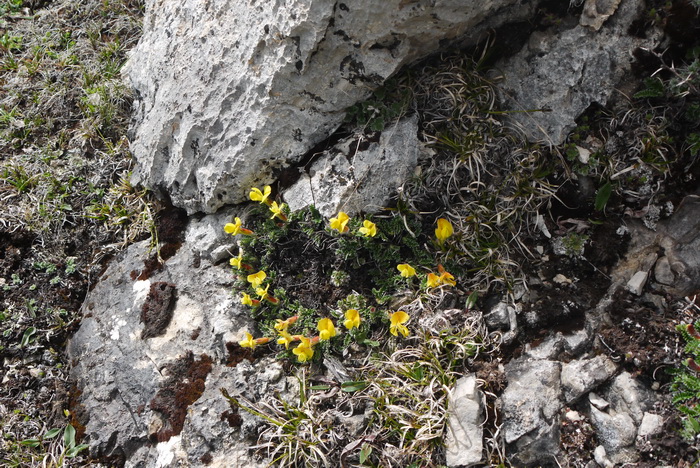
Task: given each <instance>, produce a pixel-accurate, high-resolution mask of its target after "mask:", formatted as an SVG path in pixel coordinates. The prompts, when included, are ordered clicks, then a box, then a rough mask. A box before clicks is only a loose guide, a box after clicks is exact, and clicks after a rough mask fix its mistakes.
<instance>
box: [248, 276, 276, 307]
mask: <svg viewBox="0 0 700 468" xmlns="http://www.w3.org/2000/svg"><path fill="white" fill-rule="evenodd" d="M265 278H267V273H265V272H264V271H263V270H260V271H259V272H257V273H252V274H250V275H248V276H247V277H246V279H247V280H248V282H249V283H250V285H251V287H252V288H253V289H254V290H255V294H257V295H258V296H259V297H260V300H257V299H253V298H252V297H250V295H249V294H248V293H246V292H244V293H242V295H241V304H244V305H249V306H252V307H257V306H259V305H260V301H267V302H269V303H270V304H272V305H277V304H279V299H277V298H274V297H272V296H271V295H270V293H269V290H270V284H269V283H268V284H267V286H265V287H264V288H263V287H262V284H263V282H264V281H265Z"/></svg>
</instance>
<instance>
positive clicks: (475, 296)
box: [465, 291, 479, 310]
mask: <svg viewBox="0 0 700 468" xmlns="http://www.w3.org/2000/svg"><path fill="white" fill-rule="evenodd" d="M478 299H479V293H478V292H477V291H473V292H472V293H471V294H469V297H467V303H466V304H465V306H466V308H467V309H469V310H471V309H472V308H473V307H474V306H475V305H476V301H477V300H478Z"/></svg>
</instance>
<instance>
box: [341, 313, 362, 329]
mask: <svg viewBox="0 0 700 468" xmlns="http://www.w3.org/2000/svg"><path fill="white" fill-rule="evenodd" d="M343 325H345V328H347V329H348V330H352V329H353V328H359V326H360V313H359V312H358V311H357V310H356V309H348V310H346V311H345V322H343Z"/></svg>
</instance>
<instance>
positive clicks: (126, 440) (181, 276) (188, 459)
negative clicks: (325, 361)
mask: <svg viewBox="0 0 700 468" xmlns="http://www.w3.org/2000/svg"><path fill="white" fill-rule="evenodd" d="M203 222H204V221H201V222H199V223H194V224H193V225H191V226H190V227H189V228H188V231H187V236H186V243H185V245H184V246H183V247H181V248H180V249H179V250H178V251H177V252H176V253H175V254H174V255H173V256H172V257H170V258H168V259H167V261H166V262H165V263H164V264H159V263H158V262H157V261H156V257H155V254H154V253H152V252H150V250H149V243H148V241H144V242H140V243H137V244H134V245H132V246H130V247H129V248H128V249H127V250H126V251H125V252H124V253H123V255H122V256H121V258H119V259H117V260H116V261H114V262H112V263H111V265H110V266H109V268H108V269H107V270H106V272H105V273H104V275H103V276H102V278H101V280H100V282H99V284H97V285H96V286H95V288H94V289H93V290H92V291H91V293H90V295H89V298H88V300H87V301H86V303H85V306H84V310H83V317H84V318H83V320H82V322H81V326H80V329H79V330H78V331H77V332H76V334H75V335H74V336H73V337H72V338H71V340H70V342H69V345H68V352H69V355H70V358H71V364H72V369H71V376H72V378H73V379H74V381H75V382H76V384H77V388H78V391H77V392H76V394H75V397H76V398H75V402H74V405H73V411H74V413H75V415H76V418H77V420H78V422H79V423H80V425H79V426H80V430H81V432H82V431H83V430H84V431H85V437H84V438H83V439H82V440H83V441H84V442H86V443H88V444H89V446H90V452H91V454H92V455H93V456H97V457H104V459H106V460H109V461H110V462H111V463H113V464H114V465H115V466H124V463H126V466H132V467H144V468H145V467H166V466H205V465H206V466H221V467H228V466H232V465H231V464H230V462H231V460H237V461H238V463H240V464H241V465H240V466H243V465H245V466H250V467H256V466H266V463H265V464H262V465H261V463H262V462H256V461H255V460H254V459H253V458H251V457H250V456H249V455H248V449H247V447H248V446H250V445H253V442H252V441H251V440H249V439H248V438H247V437H248V436H250V435H251V434H253V435H255V434H257V433H256V432H255V431H256V426H257V425H258V424H259V420H257V419H255V418H253V417H252V416H250V415H248V414H247V413H244V412H241V413H236V412H235V411H233V410H232V408H231V407H230V405H229V403H228V402H227V400H226V399H225V398H224V397H223V396H222V395H221V393H220V389H222V388H223V389H226V390H228V391H230V392H231V394H232V395H236V396H245V397H246V398H249V399H251V400H255V401H257V400H259V399H260V397H261V395H266V394H272V393H276V392H282V394H285V392H286V391H287V390H291V389H295V388H296V387H295V385H296V384H295V383H294V382H295V379H294V378H292V377H285V373H284V371H283V369H282V365H281V363H280V362H279V361H277V360H275V359H274V357H272V356H257V354H254V353H251V352H250V351H249V350H245V349H242V348H240V346H238V344H237V341H238V340H239V339H240V338H242V335H243V333H244V332H245V331H246V330H249V331H251V332H254V330H253V324H252V321H251V319H250V316H249V313H248V312H247V311H246V310H245V309H244V306H242V305H240V304H239V301H238V299H237V298H234V297H233V295H232V293H231V286H232V284H233V281H234V277H233V275H232V273H231V269H230V268H229V267H228V266H223V265H222V266H216V265H214V264H213V263H212V262H211V261H210V260H209V254H208V252H209V251H211V249H212V248H213V246H215V245H217V244H221V243H222V242H225V239H215V238H213V237H216V236H212V238H211V239H208V240H207V239H206V238H204V237H202V235H201V233H202V231H203V229H202V226H201V224H203ZM219 232H220V233H221V235H220V236H219V237H223V236H227V235H225V234H224V233H223V230H222V229H219ZM227 237H230V236H227ZM195 239H198V240H199V241H200V242H201V244H202V250H200V249H199V248H198V244H197V243H196V242H195ZM256 351H257V350H256ZM297 391H298V390H297Z"/></svg>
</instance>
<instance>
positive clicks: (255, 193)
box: [248, 185, 272, 203]
mask: <svg viewBox="0 0 700 468" xmlns="http://www.w3.org/2000/svg"><path fill="white" fill-rule="evenodd" d="M263 190H264V193H263V192H261V191H260V189H259V188H255V187H253V188H252V189H251V190H250V194H249V195H248V196H249V197H250V199H251V200H252V201H256V202H260V203H267V198H268V197H269V196H270V194H271V193H272V187H270V186H269V185H266V186H265V188H264V189H263Z"/></svg>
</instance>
